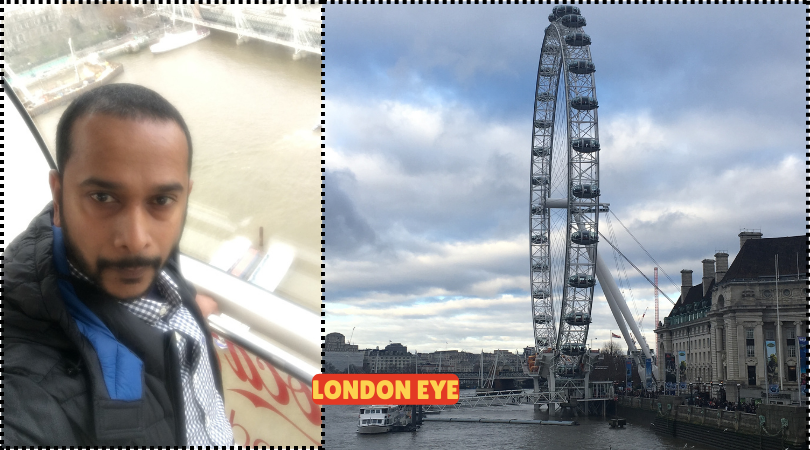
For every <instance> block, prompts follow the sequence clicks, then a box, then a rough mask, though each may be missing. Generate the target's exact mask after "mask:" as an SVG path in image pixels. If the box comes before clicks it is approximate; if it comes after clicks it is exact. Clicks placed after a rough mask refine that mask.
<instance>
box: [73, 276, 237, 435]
mask: <svg viewBox="0 0 810 450" xmlns="http://www.w3.org/2000/svg"><path fill="white" fill-rule="evenodd" d="M68 264H69V265H70V272H71V274H72V275H73V276H74V277H76V278H80V279H83V280H85V281H87V282H90V283H92V281H91V280H90V279H89V278H88V277H86V276H85V275H84V274H82V273H81V272H80V271H79V270H78V269H76V268H75V267H74V266H73V264H70V262H68ZM156 285H157V291H158V293H159V295H157V296H152V297H151V298H150V297H149V295H150V294H147V296H145V297H142V298H139V299H136V300H133V301H127V302H121V304H122V305H123V306H124V307H126V308H127V309H128V310H129V311H130V312H131V313H132V314H134V315H135V316H136V317H138V318H139V319H141V320H143V321H144V322H146V323H148V324H149V325H151V326H153V327H155V328H157V329H159V330H161V331H162V332H164V333H169V332H173V333H175V337H176V341H177V351H178V355H180V379H181V382H182V385H183V408H184V411H185V415H186V444H188V445H232V444H233V430H232V429H231V426H230V424H229V423H228V420H227V419H226V418H225V406H224V404H223V402H222V396H220V395H219V391H217V389H216V386H215V385H214V376H213V373H212V370H211V364H210V360H209V359H208V355H207V352H206V342H205V335H204V334H203V331H202V329H201V328H200V326H199V324H197V321H195V320H194V317H192V315H191V313H190V312H189V311H188V309H186V307H185V306H183V303H182V301H181V299H180V294H179V293H178V291H177V284H176V283H175V282H174V280H172V278H171V276H169V274H168V273H167V272H166V271H165V270H163V271H161V272H160V273H159V274H158V276H157V277H156ZM153 292H154V291H153Z"/></svg>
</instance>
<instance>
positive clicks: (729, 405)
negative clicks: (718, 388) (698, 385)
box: [616, 386, 757, 414]
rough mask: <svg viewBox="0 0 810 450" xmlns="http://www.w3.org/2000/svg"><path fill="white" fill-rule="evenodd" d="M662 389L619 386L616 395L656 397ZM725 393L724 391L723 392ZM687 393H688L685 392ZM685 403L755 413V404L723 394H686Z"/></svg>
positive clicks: (661, 393) (660, 393)
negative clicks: (735, 400) (729, 397)
mask: <svg viewBox="0 0 810 450" xmlns="http://www.w3.org/2000/svg"><path fill="white" fill-rule="evenodd" d="M664 394H665V393H664V392H663V391H646V390H642V389H633V390H626V389H623V388H622V387H621V386H619V387H618V388H617V389H616V395H618V396H620V397H623V396H627V397H640V398H658V396H659V395H664ZM723 394H725V392H723ZM687 395H688V394H687ZM685 400H686V401H685V403H686V404H687V405H691V406H697V407H700V408H710V409H721V410H724V411H742V412H745V413H749V414H756V412H757V404H756V403H751V402H740V403H738V402H731V401H727V400H726V399H725V395H722V396H721V398H717V397H709V396H708V394H707V393H705V392H704V393H701V394H697V393H695V395H692V396H687V397H686V399H685Z"/></svg>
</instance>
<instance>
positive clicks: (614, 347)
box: [602, 339, 624, 355]
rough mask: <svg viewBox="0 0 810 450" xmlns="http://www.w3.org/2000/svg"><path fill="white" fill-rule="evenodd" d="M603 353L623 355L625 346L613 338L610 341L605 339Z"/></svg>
mask: <svg viewBox="0 0 810 450" xmlns="http://www.w3.org/2000/svg"><path fill="white" fill-rule="evenodd" d="M602 353H604V354H607V355H623V354H624V347H622V345H621V344H619V343H618V342H614V341H613V339H611V340H609V341H605V344H604V345H603V346H602Z"/></svg>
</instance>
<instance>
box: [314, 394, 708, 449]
mask: <svg viewBox="0 0 810 450" xmlns="http://www.w3.org/2000/svg"><path fill="white" fill-rule="evenodd" d="M358 412H359V407H358V406H327V407H326V421H325V424H326V429H325V431H326V446H325V448H326V449H327V450H339V449H385V450H396V449H409V450H417V449H456V448H458V449H478V448H480V449H532V450H535V449H549V450H553V449H588V450H601V449H604V450H608V449H613V450H617V449H682V448H687V449H698V450H704V449H706V450H708V449H709V448H710V447H705V446H701V445H700V444H699V443H693V442H689V443H687V442H686V441H683V440H679V439H673V438H668V437H665V436H660V435H657V434H655V432H654V431H653V430H652V427H651V425H650V423H649V422H648V421H644V420H639V419H636V420H631V419H628V425H627V426H626V427H625V428H624V429H611V428H610V427H609V425H608V421H607V419H605V420H603V419H602V418H601V417H579V418H577V419H576V420H577V421H578V422H579V424H580V425H578V426H556V425H510V424H497V423H449V422H425V423H424V424H423V425H422V427H421V428H420V429H419V431H416V432H398V433H386V434H378V435H367V434H365V435H360V434H357V433H356V429H357V427H356V425H357V416H358ZM433 417H475V418H481V417H484V418H492V419H541V420H549V417H548V414H547V413H544V412H539V413H536V412H535V411H534V409H533V407H532V406H531V405H515V406H503V407H489V408H459V409H449V410H445V411H443V412H442V413H441V414H439V415H438V416H433ZM552 419H553V418H552ZM557 420H559V419H557ZM643 422H647V423H643ZM684 445H686V447H684Z"/></svg>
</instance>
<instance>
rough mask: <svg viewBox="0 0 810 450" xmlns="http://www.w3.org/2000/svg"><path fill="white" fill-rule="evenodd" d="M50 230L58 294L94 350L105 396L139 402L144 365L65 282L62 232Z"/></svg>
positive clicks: (66, 263)
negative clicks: (104, 385)
mask: <svg viewBox="0 0 810 450" xmlns="http://www.w3.org/2000/svg"><path fill="white" fill-rule="evenodd" d="M52 228H53V260H54V263H55V264H56V270H57V272H59V274H60V275H63V277H60V278H59V280H58V282H57V283H58V284H59V292H60V293H61V294H62V300H64V302H65V307H66V308H67V311H68V313H69V314H70V315H71V316H72V317H73V320H75V321H76V325H78V326H79V331H80V332H81V333H82V334H83V335H84V337H86V338H87V340H88V341H90V344H92V345H93V348H95V349H96V353H97V354H98V360H99V363H100V364H101V373H102V374H103V375H104V384H106V385H107V393H109V394H110V398H111V399H113V400H124V401H134V400H140V399H141V394H142V389H143V387H142V386H141V371H142V369H143V362H142V361H141V360H140V359H139V358H138V357H137V356H135V354H134V353H132V352H131V351H130V350H129V349H128V348H126V347H125V346H124V344H122V343H120V342H118V340H116V339H115V336H113V334H112V332H111V331H110V329H109V328H107V326H106V325H104V322H102V321H101V319H99V318H98V316H96V315H95V314H93V312H92V311H90V308H88V307H87V305H85V304H84V303H83V302H82V301H81V300H79V297H77V296H76V291H75V290H74V289H73V285H72V284H71V283H70V281H68V279H67V277H68V276H70V269H69V268H68V262H67V255H66V254H65V242H64V238H63V236H62V229H61V228H59V227H57V226H52Z"/></svg>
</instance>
